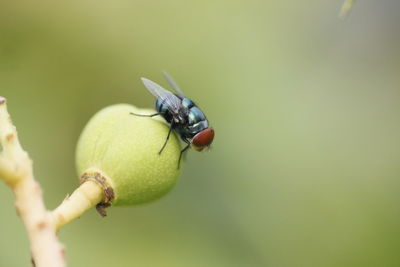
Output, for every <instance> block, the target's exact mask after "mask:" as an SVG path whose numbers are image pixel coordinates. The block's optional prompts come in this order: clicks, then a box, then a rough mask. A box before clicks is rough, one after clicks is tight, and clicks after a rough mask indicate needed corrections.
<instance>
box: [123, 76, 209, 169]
mask: <svg viewBox="0 0 400 267" xmlns="http://www.w3.org/2000/svg"><path fill="white" fill-rule="evenodd" d="M163 74H164V77H165V79H166V80H167V81H168V83H169V84H170V86H171V87H172V88H173V89H174V90H175V92H176V93H175V94H174V93H172V92H170V91H168V90H166V89H164V88H163V87H161V86H160V85H158V84H156V83H155V82H152V81H150V80H149V79H146V78H141V80H142V82H143V84H144V86H145V87H146V88H147V90H149V92H150V93H151V94H152V95H153V96H154V97H156V104H155V108H156V111H157V113H154V114H150V115H144V114H136V113H132V112H131V114H132V115H135V116H141V117H154V116H158V115H160V116H162V117H163V118H164V119H165V120H166V121H167V122H168V123H169V131H168V135H167V138H166V139H165V142H164V144H163V146H162V147H161V149H160V151H159V152H158V154H161V153H162V151H163V150H164V148H165V146H166V145H167V143H168V140H169V136H170V134H171V131H172V130H174V131H175V132H176V133H177V134H179V136H180V137H181V139H182V141H183V142H185V143H186V146H185V147H184V148H183V149H182V150H181V153H180V155H179V160H178V169H179V166H180V162H181V158H182V154H183V153H184V152H185V151H186V150H188V149H189V148H190V147H191V146H192V147H193V148H194V149H195V150H196V151H202V150H204V149H206V148H208V147H210V145H211V143H212V141H213V139H214V129H213V128H210V127H209V124H208V120H207V118H206V116H205V115H204V113H203V112H202V111H201V110H200V108H198V107H197V106H196V104H195V103H194V102H193V101H192V100H190V99H189V98H187V97H186V96H185V95H184V94H183V93H182V90H181V89H180V88H179V87H178V85H177V84H176V83H175V81H174V80H173V79H172V78H171V77H170V76H169V75H168V74H167V73H166V72H163Z"/></svg>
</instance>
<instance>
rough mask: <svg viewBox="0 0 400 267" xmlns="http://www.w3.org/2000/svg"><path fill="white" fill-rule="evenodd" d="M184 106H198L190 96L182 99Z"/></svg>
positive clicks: (188, 107) (187, 107)
mask: <svg viewBox="0 0 400 267" xmlns="http://www.w3.org/2000/svg"><path fill="white" fill-rule="evenodd" d="M182 106H183V107H184V108H186V109H188V110H189V109H190V108H191V107H194V106H196V105H195V103H194V102H193V101H192V100H190V99H189V98H183V99H182Z"/></svg>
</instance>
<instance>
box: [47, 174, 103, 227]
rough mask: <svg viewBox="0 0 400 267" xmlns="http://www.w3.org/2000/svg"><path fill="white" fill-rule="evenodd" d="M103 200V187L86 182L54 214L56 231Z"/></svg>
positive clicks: (95, 183)
mask: <svg viewBox="0 0 400 267" xmlns="http://www.w3.org/2000/svg"><path fill="white" fill-rule="evenodd" d="M103 199H104V190H103V188H102V187H101V185H99V184H98V183H97V182H95V181H92V180H88V181H86V182H84V183H83V184H81V185H80V186H79V187H78V188H77V189H76V190H75V191H74V192H73V193H72V195H71V196H69V197H67V198H66V199H65V200H64V201H63V202H62V203H61V204H60V206H58V207H57V208H56V209H55V210H54V211H53V212H52V217H53V220H54V223H55V226H56V229H57V230H58V229H60V228H61V227H62V226H64V225H65V224H67V223H69V222H71V221H72V220H74V219H76V218H79V217H80V216H81V215H82V214H83V213H85V211H87V210H88V209H90V208H93V207H94V206H96V205H97V204H98V203H100V202H101V201H102V200H103Z"/></svg>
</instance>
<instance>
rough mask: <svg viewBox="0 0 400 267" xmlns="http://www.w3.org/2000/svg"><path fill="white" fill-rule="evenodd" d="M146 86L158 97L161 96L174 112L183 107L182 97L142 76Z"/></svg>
mask: <svg viewBox="0 0 400 267" xmlns="http://www.w3.org/2000/svg"><path fill="white" fill-rule="evenodd" d="M141 79H142V82H143V84H144V86H145V87H146V88H147V90H149V92H150V93H151V94H152V95H153V96H155V97H156V98H157V99H158V98H160V99H161V100H162V101H164V102H165V103H166V104H167V106H168V110H169V111H170V112H172V113H174V114H176V113H178V111H179V109H180V107H181V102H182V101H181V99H179V97H177V96H176V95H174V94H173V93H171V92H170V91H167V90H165V89H164V88H162V87H161V86H160V85H158V84H156V83H155V82H152V81H150V80H149V79H146V78H141Z"/></svg>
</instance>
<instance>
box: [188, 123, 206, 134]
mask: <svg viewBox="0 0 400 267" xmlns="http://www.w3.org/2000/svg"><path fill="white" fill-rule="evenodd" d="M207 128H208V121H207V120H203V121H199V122H198V123H195V124H193V125H189V126H188V127H187V129H188V132H189V133H190V134H191V135H192V136H194V135H196V134H197V133H199V132H201V131H203V130H205V129H207Z"/></svg>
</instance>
